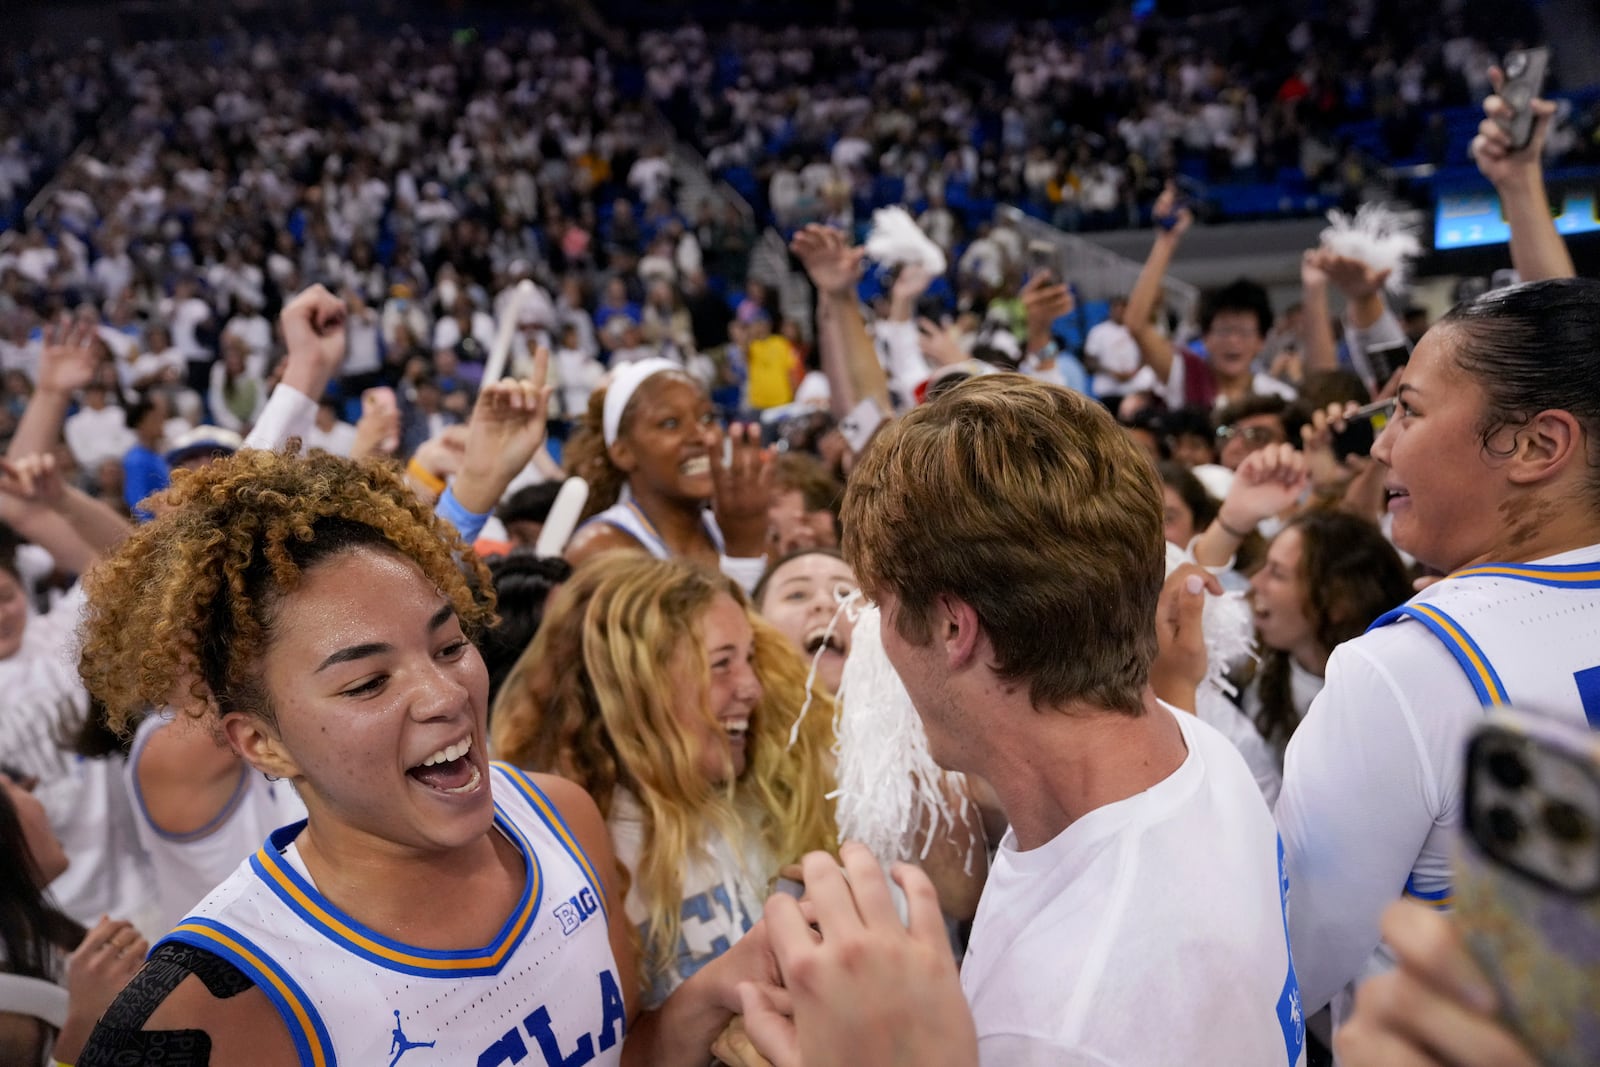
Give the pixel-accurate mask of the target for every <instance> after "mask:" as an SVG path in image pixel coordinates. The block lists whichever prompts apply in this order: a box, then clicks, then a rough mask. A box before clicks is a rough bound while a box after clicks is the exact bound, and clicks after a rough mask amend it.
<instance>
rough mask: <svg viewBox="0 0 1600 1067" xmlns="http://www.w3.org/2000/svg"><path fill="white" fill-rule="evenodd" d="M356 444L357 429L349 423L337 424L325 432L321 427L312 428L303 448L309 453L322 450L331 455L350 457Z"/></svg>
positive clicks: (302, 445)
mask: <svg viewBox="0 0 1600 1067" xmlns="http://www.w3.org/2000/svg"><path fill="white" fill-rule="evenodd" d="M355 443H356V428H355V427H354V426H352V425H350V424H349V423H348V422H335V423H334V424H333V427H332V428H331V429H328V430H323V429H322V428H321V427H319V426H313V427H311V430H310V432H309V433H307V434H306V435H305V439H304V440H303V441H302V442H301V447H302V448H304V450H305V451H307V452H310V451H311V450H312V449H321V450H322V451H324V452H327V453H328V454H329V455H334V456H348V455H349V454H350V449H351V448H353V447H355Z"/></svg>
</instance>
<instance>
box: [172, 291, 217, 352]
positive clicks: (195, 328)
mask: <svg viewBox="0 0 1600 1067" xmlns="http://www.w3.org/2000/svg"><path fill="white" fill-rule="evenodd" d="M162 305H163V306H162V310H163V312H164V313H165V314H166V315H167V317H168V321H169V323H170V325H171V328H172V345H173V347H174V348H176V349H177V350H178V351H179V352H181V353H183V358H184V359H186V360H188V361H189V362H191V363H205V362H207V361H209V360H210V359H211V353H210V352H209V351H207V349H206V347H205V346H204V345H202V344H201V343H200V338H199V330H200V327H201V326H202V325H204V323H205V322H206V321H207V320H208V319H210V318H211V305H210V304H207V303H206V302H205V301H204V300H201V299H200V298H199V297H197V296H191V297H189V298H188V299H186V300H180V301H172V300H163V301H162Z"/></svg>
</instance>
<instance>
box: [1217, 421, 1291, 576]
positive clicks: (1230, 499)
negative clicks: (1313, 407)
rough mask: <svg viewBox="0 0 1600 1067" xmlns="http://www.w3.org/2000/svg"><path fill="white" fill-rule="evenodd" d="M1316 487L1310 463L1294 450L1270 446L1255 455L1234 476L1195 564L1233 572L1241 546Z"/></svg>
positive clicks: (1287, 446) (1248, 457)
mask: <svg viewBox="0 0 1600 1067" xmlns="http://www.w3.org/2000/svg"><path fill="white" fill-rule="evenodd" d="M1310 484H1311V476H1310V474H1309V473H1307V471H1306V460H1305V457H1304V456H1303V455H1301V454H1300V453H1299V452H1298V451H1296V450H1295V448H1294V447H1293V446H1292V445H1269V446H1267V447H1266V448H1262V449H1259V450H1257V451H1255V452H1252V453H1250V455H1248V456H1247V457H1245V460H1244V462H1243V463H1241V464H1239V469H1238V471H1236V472H1235V473H1234V476H1233V485H1232V486H1231V487H1230V488H1229V489H1228V496H1227V499H1226V500H1224V501H1223V502H1222V507H1221V508H1219V509H1218V510H1217V517H1216V518H1215V519H1213V520H1212V521H1211V525H1210V526H1207V527H1206V529H1205V532H1204V533H1202V534H1201V535H1200V537H1199V538H1198V539H1197V540H1196V541H1195V543H1194V559H1195V562H1196V563H1198V564H1200V565H1201V566H1202V567H1212V568H1216V567H1229V566H1232V565H1233V558H1234V555H1235V554H1236V553H1237V552H1238V551H1239V546H1240V545H1241V544H1243V543H1244V539H1245V538H1246V537H1249V536H1250V534H1251V532H1252V531H1254V530H1255V528H1256V527H1257V526H1258V525H1260V523H1261V521H1262V520H1263V519H1267V518H1270V517H1271V516H1273V515H1278V514H1281V513H1283V512H1284V511H1285V510H1287V509H1288V508H1291V507H1293V506H1294V505H1295V503H1296V502H1298V501H1299V500H1300V498H1301V497H1302V496H1303V495H1304V494H1305V491H1306V489H1307V488H1308V487H1309V486H1310Z"/></svg>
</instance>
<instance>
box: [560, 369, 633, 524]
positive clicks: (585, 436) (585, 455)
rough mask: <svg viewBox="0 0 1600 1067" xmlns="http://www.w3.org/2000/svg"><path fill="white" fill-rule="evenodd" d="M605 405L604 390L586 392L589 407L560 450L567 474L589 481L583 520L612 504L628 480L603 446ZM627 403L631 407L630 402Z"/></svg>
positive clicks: (625, 419) (625, 414)
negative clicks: (565, 444)
mask: <svg viewBox="0 0 1600 1067" xmlns="http://www.w3.org/2000/svg"><path fill="white" fill-rule="evenodd" d="M605 406H606V391H605V390H604V389H596V390H595V391H594V392H592V393H590V394H589V406H588V407H587V408H586V409H585V410H584V412H583V414H582V415H581V416H580V417H579V418H578V422H577V425H576V426H575V427H574V428H573V431H572V436H571V437H570V438H568V439H567V446H566V448H565V449H564V450H563V451H562V460H563V465H564V466H565V467H566V469H567V473H568V474H570V475H576V476H577V477H579V478H582V479H583V480H584V481H586V482H588V483H589V499H588V500H587V501H586V502H585V503H584V505H583V515H582V518H583V519H585V520H587V519H591V518H593V517H594V516H596V515H598V514H600V513H601V512H602V511H604V510H605V509H606V508H609V507H610V506H611V505H612V504H615V503H616V502H617V500H618V499H620V498H621V496H622V487H623V486H624V485H626V484H627V481H628V476H627V474H626V473H624V472H623V470H622V468H620V467H618V466H617V465H616V464H615V463H613V462H611V453H610V452H609V451H608V450H607V449H606V439H605V434H604V432H603V430H602V424H603V419H604V414H605ZM628 406H629V407H630V408H631V407H632V406H633V405H632V404H629V405H628ZM622 421H623V424H624V425H626V424H627V421H628V413H627V412H623V413H622Z"/></svg>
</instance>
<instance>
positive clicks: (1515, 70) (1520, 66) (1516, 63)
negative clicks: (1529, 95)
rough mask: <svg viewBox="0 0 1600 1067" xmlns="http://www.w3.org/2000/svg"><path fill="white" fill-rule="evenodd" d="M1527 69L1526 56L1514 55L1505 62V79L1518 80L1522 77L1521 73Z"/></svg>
mask: <svg viewBox="0 0 1600 1067" xmlns="http://www.w3.org/2000/svg"><path fill="white" fill-rule="evenodd" d="M1527 69H1528V57H1527V56H1523V55H1516V56H1512V57H1511V58H1510V59H1508V60H1506V77H1508V78H1520V77H1521V76H1522V72H1523V71H1525V70H1527Z"/></svg>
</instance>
